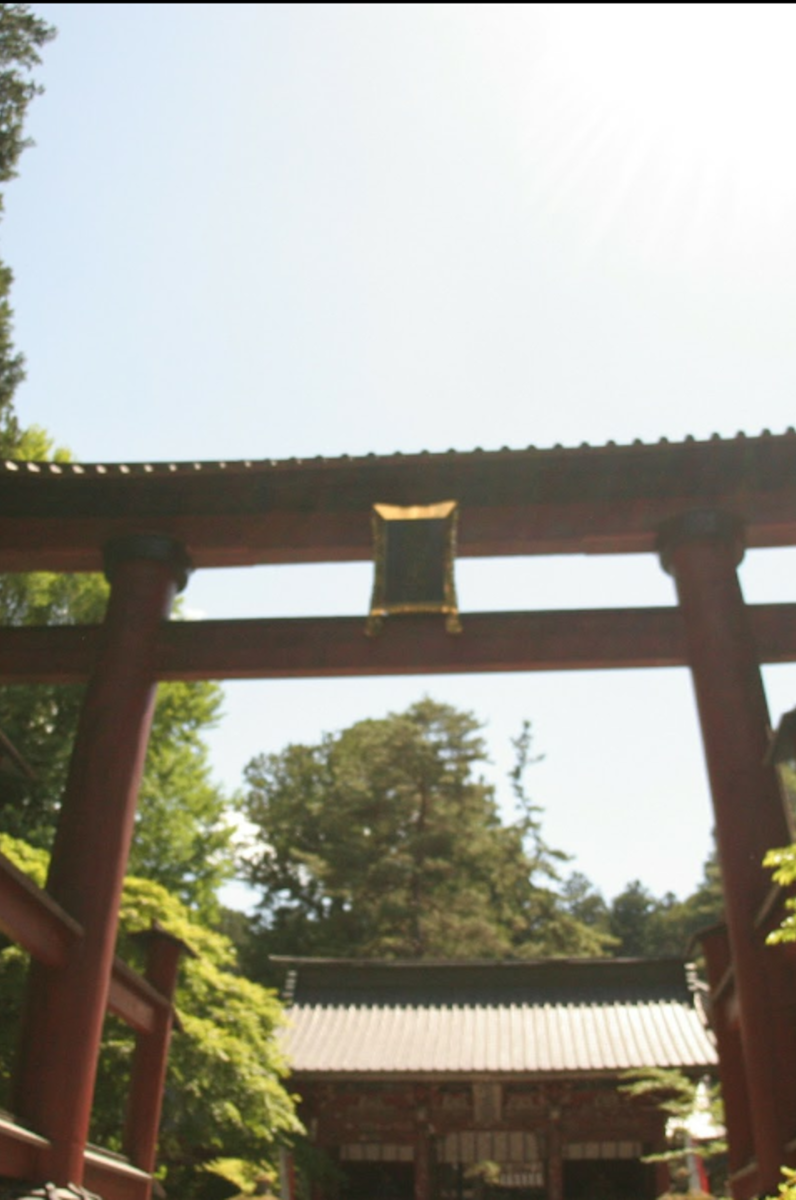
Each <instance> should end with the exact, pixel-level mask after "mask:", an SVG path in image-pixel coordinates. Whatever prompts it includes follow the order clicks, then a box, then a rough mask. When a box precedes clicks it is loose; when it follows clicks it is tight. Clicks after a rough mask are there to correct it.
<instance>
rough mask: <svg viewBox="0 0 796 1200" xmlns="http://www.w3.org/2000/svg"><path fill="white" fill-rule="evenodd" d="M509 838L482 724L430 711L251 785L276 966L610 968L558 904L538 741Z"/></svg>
mask: <svg viewBox="0 0 796 1200" xmlns="http://www.w3.org/2000/svg"><path fill="white" fill-rule="evenodd" d="M517 748H518V752H519V759H518V769H517V771H515V773H514V776H513V782H514V784H515V790H516V791H517V795H518V799H520V801H521V811H520V815H519V817H518V819H517V820H516V821H515V822H514V823H511V824H503V823H502V822H501V820H500V816H499V814H498V810H497V806H496V803H495V798H494V792H493V789H492V787H491V786H490V785H489V784H487V783H486V782H484V780H483V778H482V777H481V776H480V775H479V774H478V773H477V772H478V767H479V765H480V764H482V763H484V762H485V748H484V743H483V740H482V738H481V737H480V726H479V724H478V722H477V721H476V720H475V718H474V717H473V716H472V715H470V714H469V713H462V712H458V711H456V710H455V709H453V708H451V707H449V706H447V705H443V704H437V703H435V702H434V701H432V700H429V699H426V700H422V701H420V702H419V703H418V704H415V705H413V706H412V707H411V708H410V709H408V711H407V712H405V713H397V714H393V715H391V716H388V717H386V718H384V719H383V720H369V721H360V722H358V723H357V724H356V725H353V726H352V727H351V728H350V729H346V730H344V731H343V732H341V733H339V734H336V735H330V736H327V737H325V738H324V739H323V741H321V742H320V743H319V744H318V745H315V746H301V745H293V746H288V747H287V749H286V750H284V751H283V752H282V753H281V754H271V755H263V756H260V757H259V758H256V759H254V760H253V761H252V762H251V763H250V764H249V766H248V768H247V770H246V780H247V783H248V793H247V795H246V798H245V813H246V816H247V817H248V819H249V821H251V822H252V823H253V826H254V827H255V828H256V831H257V836H256V839H253V840H252V841H251V842H250V844H249V847H248V850H247V853H246V856H245V864H244V871H245V875H246V877H247V879H248V881H249V882H250V883H251V884H252V885H253V886H254V887H255V888H256V889H257V890H258V891H259V892H260V894H261V902H260V910H259V911H260V915H259V919H258V922H257V927H256V931H255V933H256V936H255V938H254V942H255V944H256V945H257V946H258V947H259V949H260V951H263V950H265V951H267V952H271V953H295V954H315V955H352V956H362V957H378V956H384V957H409V958H429V957H470V958H478V957H482V958H497V957H502V956H505V955H515V956H525V957H528V956H535V955H545V954H584V953H585V954H591V953H600V952H601V949H602V939H601V937H600V935H599V934H597V933H595V932H594V931H592V930H589V929H588V928H587V927H586V926H584V925H583V924H582V923H580V922H579V921H577V920H576V919H575V918H574V917H573V916H572V915H571V914H570V913H569V912H567V910H566V908H565V906H564V905H563V903H562V902H561V899H560V897H559V895H558V892H557V890H556V887H555V884H556V872H557V864H558V862H559V861H560V859H561V857H562V856H561V855H560V854H559V853H558V852H556V851H553V850H551V849H550V848H549V847H548V846H547V845H546V844H545V843H544V841H543V839H542V837H541V830H540V824H539V814H538V810H537V809H536V808H535V806H533V805H531V804H530V803H529V802H528V801H527V799H526V798H525V796H524V792H523V791H522V787H521V777H522V773H523V770H524V767H525V765H526V764H527V750H528V734H527V731H525V732H524V733H523V735H522V738H521V740H520V743H519V744H518V747H517Z"/></svg>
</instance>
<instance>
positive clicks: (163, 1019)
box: [0, 854, 187, 1200]
mask: <svg viewBox="0 0 796 1200" xmlns="http://www.w3.org/2000/svg"><path fill="white" fill-rule="evenodd" d="M0 932H2V933H3V934H4V935H5V936H6V937H8V938H9V939H10V940H11V941H13V942H15V943H17V944H18V945H19V946H21V947H22V948H23V949H24V950H27V951H28V952H29V953H30V954H31V956H32V957H33V958H35V959H37V960H38V961H40V962H42V963H44V964H45V965H47V966H49V967H55V968H58V967H63V966H64V965H65V964H66V963H67V961H68V960H69V957H70V955H71V954H72V953H73V952H74V950H75V948H76V946H77V945H78V944H79V942H80V940H81V939H82V937H83V930H82V928H81V926H80V925H79V924H78V923H77V921H75V920H74V919H73V918H72V917H71V916H70V915H69V914H68V913H67V912H64V910H63V909H62V908H61V907H60V905H58V904H56V903H55V901H54V900H53V899H52V898H51V897H50V896H48V894H47V893H46V892H45V891H43V890H42V889H41V888H39V887H37V886H36V885H35V884H34V883H33V882H32V881H31V880H30V879H29V878H28V876H27V875H25V873H24V872H23V871H20V870H19V868H18V867H16V866H15V865H14V864H13V863H12V862H11V861H10V860H9V859H8V858H6V856H5V855H3V854H0ZM147 938H148V953H147V968H146V975H145V976H141V975H138V974H137V973H136V972H135V971H133V970H132V969H131V968H130V967H128V966H127V964H126V963H124V962H122V960H121V959H119V958H116V959H115V960H114V964H113V972H112V976H111V980H110V987H109V993H108V1011H109V1012H111V1013H113V1014H114V1015H115V1016H117V1017H120V1018H121V1019H122V1020H123V1021H125V1022H126V1024H127V1025H129V1026H130V1027H131V1028H132V1029H133V1030H134V1031H135V1033H136V1049H135V1054H134V1058H133V1066H132V1072H131V1084H130V1091H129V1094H128V1103H127V1120H126V1123H125V1132H124V1147H125V1151H126V1155H125V1156H124V1157H122V1156H119V1155H113V1154H105V1153H103V1152H102V1151H100V1150H96V1149H94V1148H87V1149H86V1152H85V1180H84V1182H85V1186H86V1187H88V1188H89V1189H90V1190H92V1191H96V1192H98V1193H99V1194H100V1195H101V1196H102V1200H148V1198H149V1195H150V1191H151V1186H152V1180H151V1171H152V1169H153V1167H154V1156H155V1146H156V1142H157V1130H158V1124H159V1120H160V1099H161V1093H162V1084H163V1077H164V1074H165V1069H166V1058H167V1055H168V1045H169V1039H170V1036H171V1029H172V1024H173V1021H174V1009H173V1004H172V1000H173V995H174V988H175V985H176V978H177V966H178V962H179V958H180V955H181V953H182V952H183V951H185V950H187V947H186V946H185V945H184V943H183V942H181V941H179V939H177V938H174V937H172V936H171V935H170V934H168V933H166V931H165V930H163V929H160V928H159V927H157V926H154V927H153V928H152V929H151V930H149V931H147ZM42 1083H43V1086H44V1081H42ZM68 1102H69V1099H68V1097H64V1103H68ZM52 1148H53V1147H52V1143H51V1142H50V1141H49V1140H48V1139H47V1138H44V1137H41V1136H40V1135H39V1134H38V1133H37V1132H36V1131H34V1130H30V1129H26V1128H24V1126H23V1125H20V1124H19V1123H18V1122H17V1121H16V1120H15V1119H14V1117H13V1116H12V1115H11V1114H2V1113H0V1178H3V1177H5V1178H9V1179H20V1180H25V1181H30V1182H33V1183H36V1182H39V1183H40V1182H44V1181H46V1180H47V1179H48V1178H49V1173H48V1160H49V1157H50V1154H51V1152H52Z"/></svg>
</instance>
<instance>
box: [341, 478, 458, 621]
mask: <svg viewBox="0 0 796 1200" xmlns="http://www.w3.org/2000/svg"><path fill="white" fill-rule="evenodd" d="M458 517H459V513H458V501H456V500H443V501H441V502H440V503H439V504H412V505H409V506H406V507H403V506H400V505H397V504H374V505H373V514H372V525H373V559H374V563H375V567H376V573H375V577H374V580H373V595H372V597H371V601H370V614H369V616H368V619H367V622H366V625H365V632H366V633H367V634H370V635H373V634H375V633H378V632H379V630H380V628H381V624H382V620H383V618H384V617H386V616H389V615H391V614H393V613H440V614H442V615H443V616H444V617H445V628H446V630H447V631H448V633H461V628H462V626H461V621H460V620H459V608H458V604H457V601H456V585H455V582H454V578H453V563H454V559H455V557H456V527H457V523H458Z"/></svg>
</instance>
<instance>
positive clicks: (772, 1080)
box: [659, 511, 796, 1193]
mask: <svg viewBox="0 0 796 1200" xmlns="http://www.w3.org/2000/svg"><path fill="white" fill-rule="evenodd" d="M659 548H660V551H661V557H662V562H663V565H664V567H665V569H666V570H667V571H669V572H670V573H671V574H672V575H673V576H674V579H675V582H676V585H677V592H678V596H679V600H680V608H681V611H682V614H683V619H684V624H685V634H686V641H687V650H688V658H689V663H690V667H691V672H692V677H693V682H694V690H695V692H696V700H697V707H698V710H699V717H700V722H701V726H702V738H703V742H704V748H705V757H706V760H707V768H708V775H709V777H710V786H711V792H712V796H713V807H714V811H715V822H716V840H717V844H718V852H719V859H720V863H721V870H722V877H723V881H724V900H725V909H726V920H727V929H728V933H729V940H730V948H731V952H732V960H733V964H734V969H735V987H736V995H737V997H738V1004H739V1021H740V1033H741V1043H742V1047H743V1058H744V1070H745V1077H746V1087H747V1092H748V1099H749V1111H750V1117H751V1123H752V1133H753V1137H754V1152H755V1158H756V1160H757V1189H758V1191H759V1192H762V1193H773V1192H776V1190H777V1184H778V1182H779V1179H780V1167H781V1165H782V1162H783V1159H784V1147H785V1144H786V1142H787V1141H789V1139H790V1138H792V1137H793V1136H794V1135H795V1134H796V1096H795V1095H794V1093H795V1092H796V1089H794V1086H793V1079H794V1077H795V1076H796V1061H793V1057H792V1055H791V1054H790V1052H789V1044H790V1043H791V1042H792V1032H791V1031H789V1030H787V1029H786V1028H785V1022H784V1019H783V1009H782V1004H783V1002H784V1001H785V1000H786V996H784V995H783V994H782V984H783V980H782V979H781V970H780V968H779V967H778V965H777V960H776V959H775V958H774V957H773V956H772V952H771V950H770V949H768V948H766V946H765V944H764V939H763V936H762V934H761V933H760V932H759V931H758V930H757V929H756V927H755V918H756V916H757V914H758V912H759V911H760V909H761V906H762V904H763V900H764V898H765V896H766V894H767V892H768V890H769V887H770V876H769V874H768V872H766V871H765V870H764V869H763V867H762V860H763V856H764V854H765V852H766V850H768V849H769V848H770V847H772V846H781V845H784V844H786V843H788V842H789V841H790V840H791V831H790V827H789V822H788V819H787V817H786V814H785V808H784V804H783V801H782V796H781V793H780V789H779V784H778V780H777V778H776V775H775V772H774V770H773V768H771V767H766V766H764V764H763V759H764V756H765V753H766V748H767V745H768V733H769V720H768V707H767V704H766V699H765V694H764V691H763V684H762V679H761V676H760V668H759V665H758V658H757V653H756V649H755V645H754V640H753V637H752V633H751V629H750V625H749V620H748V617H747V613H746V610H745V605H744V601H743V596H742V594H741V589H740V585H739V583H738V578H737V575H736V566H737V564H738V563H739V562H740V560H741V558H742V557H743V542H742V529H741V526H740V523H739V522H737V521H736V520H735V519H734V518H732V517H730V516H729V515H727V514H724V513H721V512H712V511H709V512H691V513H687V514H685V515H684V516H682V517H678V518H676V519H675V520H673V521H671V522H668V523H667V524H666V526H665V527H664V528H663V529H662V530H661V535H660V541H659ZM778 976H780V977H779V978H778ZM791 986H792V984H791Z"/></svg>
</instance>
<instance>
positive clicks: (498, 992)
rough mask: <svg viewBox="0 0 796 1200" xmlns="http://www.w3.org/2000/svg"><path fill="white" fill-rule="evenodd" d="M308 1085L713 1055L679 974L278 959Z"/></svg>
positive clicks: (586, 1068)
mask: <svg viewBox="0 0 796 1200" xmlns="http://www.w3.org/2000/svg"><path fill="white" fill-rule="evenodd" d="M277 965H281V966H282V968H283V970H284V971H285V974H286V978H287V980H288V982H289V986H290V985H292V988H293V1002H292V1004H291V1006H290V1009H289V1018H288V1026H287V1029H286V1031H285V1034H284V1048H285V1051H286V1053H287V1056H288V1059H289V1061H290V1063H291V1066H292V1070H293V1072H294V1073H295V1074H296V1075H297V1076H301V1077H341V1076H346V1077H359V1076H367V1077H371V1078H372V1077H375V1076H383V1075H400V1076H403V1077H417V1076H432V1075H433V1076H440V1075H455V1076H459V1077H461V1076H463V1075H468V1076H469V1075H480V1076H483V1075H495V1074H498V1075H503V1074H507V1075H510V1076H513V1077H520V1076H528V1075H561V1074H565V1075H567V1074H571V1073H583V1072H586V1073H590V1074H594V1073H598V1074H599V1073H611V1074H613V1073H617V1072H621V1071H624V1070H628V1069H631V1068H634V1067H651V1066H657V1067H674V1068H680V1069H686V1070H694V1071H700V1070H702V1071H704V1070H708V1069H710V1068H712V1067H713V1066H715V1063H716V1061H717V1059H716V1051H715V1046H714V1043H713V1039H712V1036H711V1034H710V1033H709V1031H708V1030H707V1028H706V1024H705V1020H704V1017H703V1015H702V1013H701V1009H700V1006H699V1004H698V1003H696V1002H695V997H694V991H693V985H692V984H691V983H690V982H689V977H688V976H687V974H686V971H685V968H684V966H683V963H682V962H680V961H678V960H674V959H666V960H606V959H600V960H550V961H544V962H533V963H514V962H511V963H411V964H410V963H363V962H361V961H360V962H347V963H343V962H334V961H332V960H329V961H319V960H314V961H313V960H285V959H282V960H278V963H277Z"/></svg>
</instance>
